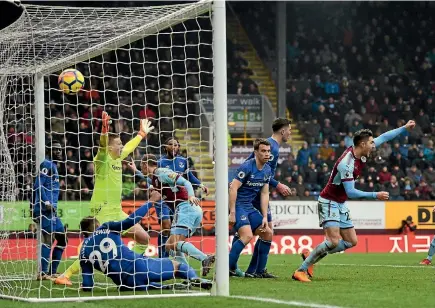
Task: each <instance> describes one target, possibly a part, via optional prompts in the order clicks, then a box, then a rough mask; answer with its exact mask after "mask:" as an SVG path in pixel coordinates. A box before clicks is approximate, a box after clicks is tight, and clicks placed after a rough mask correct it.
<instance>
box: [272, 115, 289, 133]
mask: <svg viewBox="0 0 435 308" xmlns="http://www.w3.org/2000/svg"><path fill="white" fill-rule="evenodd" d="M290 124H291V122H290V120H289V119H286V118H276V119H275V120H274V121H273V123H272V130H273V132H274V133H276V132H277V131H279V130H280V129H281V128H283V127H284V126H288V125H290Z"/></svg>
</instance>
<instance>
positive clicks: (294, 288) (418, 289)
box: [0, 254, 435, 308]
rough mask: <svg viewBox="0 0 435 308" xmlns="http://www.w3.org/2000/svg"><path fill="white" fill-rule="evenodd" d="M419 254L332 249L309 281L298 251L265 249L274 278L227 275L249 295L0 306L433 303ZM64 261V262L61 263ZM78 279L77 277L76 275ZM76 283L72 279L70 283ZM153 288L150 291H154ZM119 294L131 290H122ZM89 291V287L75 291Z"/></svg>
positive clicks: (44, 290) (54, 290)
mask: <svg viewBox="0 0 435 308" xmlns="http://www.w3.org/2000/svg"><path fill="white" fill-rule="evenodd" d="M424 257H425V254H335V255H331V256H328V257H326V258H325V259H324V260H322V262H321V263H320V264H319V265H318V266H317V267H316V268H315V273H314V274H315V278H314V279H313V282H312V283H305V284H304V283H300V282H296V281H293V280H292V279H291V274H292V272H293V271H294V270H295V269H296V268H297V267H298V265H299V264H300V262H301V259H300V256H298V255H271V256H270V258H269V262H268V270H269V271H270V272H272V273H274V274H276V275H278V276H279V277H280V278H279V279H276V280H271V279H247V278H231V280H230V292H231V295H232V296H244V297H255V298H257V299H256V300H254V299H241V298H234V297H229V298H218V297H209V296H206V297H187V298H160V299H152V298H149V299H148V298H147V299H127V300H110V301H108V300H104V301H90V302H86V304H84V303H80V302H62V303H41V304H31V303H23V302H14V301H10V300H0V307H5V308H9V307H11V308H24V307H32V306H35V305H38V306H41V307H44V308H45V307H47V308H51V307H56V308H60V307H61V308H72V307H80V308H83V307H84V305H86V307H87V308H88V307H89V308H93V307H102V308H111V307H128V308H136V307H138V308H139V307H141V308H142V307H144V306H146V307H165V308H167V307H174V308H192V307H225V306H227V307H230V306H234V307H249V308H254V307H265V306H267V307H268V308H269V307H284V306H288V305H290V306H293V307H319V308H321V307H325V308H327V307H330V308H333V307H336V308H341V307H382V308H390V307H391V308H393V307H394V308H397V307H407V308H409V307H425V308H427V307H434V306H435V293H434V292H433V290H434V289H435V276H434V273H435V272H434V269H435V268H434V267H432V266H420V265H418V263H419V261H420V260H421V259H423V258H424ZM249 260H250V257H249V256H242V257H241V259H240V262H239V264H240V267H241V268H242V269H245V268H246V267H247V264H248V263H249ZM64 265H65V266H67V265H68V264H67V263H65V264H64ZM76 279H78V277H76ZM98 281H99V282H100V283H102V284H103V287H102V288H101V289H98V290H96V291H95V292H94V295H102V296H104V295H105V294H107V295H118V294H119V292H118V291H117V290H116V288H114V287H113V286H109V287H106V286H104V284H105V283H106V281H105V279H104V277H101V276H100V277H98ZM21 284H24V283H23V282H21ZM75 285H76V286H77V283H76V284H75ZM39 286H40V284H39V282H33V283H32V284H31V288H35V290H34V291H32V295H33V296H35V295H36V294H37V292H41V295H43V296H44V297H48V296H49V297H72V296H78V294H79V293H78V291H77V289H75V288H59V286H54V285H52V284H51V282H44V283H42V285H41V287H40V288H39ZM154 293H155V292H154ZM122 294H123V295H124V294H125V295H128V294H132V293H128V292H127V293H126V292H122ZM80 295H81V296H90V294H89V293H84V292H82V293H80ZM260 298H262V299H273V300H274V301H275V302H272V301H269V302H261V301H259V300H260Z"/></svg>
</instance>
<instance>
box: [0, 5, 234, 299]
mask: <svg viewBox="0 0 435 308" xmlns="http://www.w3.org/2000/svg"><path fill="white" fill-rule="evenodd" d="M211 3H212V25H213V43H212V47H213V88H214V91H213V92H214V107H215V110H214V112H215V116H214V123H213V124H212V125H210V126H211V127H213V128H214V132H215V138H214V139H213V140H214V149H215V152H214V154H215V169H214V170H215V180H216V193H215V198H216V200H215V203H216V225H215V235H216V267H215V283H214V286H213V288H212V290H211V295H215V296H229V263H228V262H229V258H228V210H227V205H228V190H227V182H228V161H227V156H228V145H227V132H228V128H227V72H226V67H227V57H226V11H225V10H226V5H225V0H216V1H212V0H201V1H199V2H198V3H196V4H195V6H193V7H190V6H189V7H186V8H184V9H181V10H179V11H177V12H174V13H171V14H168V15H167V16H165V17H164V18H160V19H158V20H156V21H154V22H152V23H149V24H145V25H143V26H141V27H138V28H136V29H134V30H132V31H130V32H127V33H126V34H123V35H119V36H117V37H114V38H112V39H109V40H107V41H105V42H103V43H101V44H97V45H95V46H93V47H91V48H88V49H86V50H82V51H80V52H77V53H75V54H73V55H69V56H67V57H65V58H62V59H59V60H57V61H54V62H52V63H42V64H41V63H40V64H38V63H35V66H33V67H30V68H26V67H20V68H15V69H14V68H12V69H10V68H7V67H6V68H0V77H2V76H8V75H24V74H25V75H33V77H34V78H33V80H34V93H35V151H36V164H37V166H39V164H40V163H41V162H42V161H43V160H44V159H45V114H44V76H46V75H48V74H50V73H54V72H56V71H59V70H61V69H64V68H67V67H71V66H73V65H74V64H77V63H79V62H81V61H84V60H86V59H90V58H93V57H95V56H98V55H101V54H103V53H105V52H107V51H109V50H113V49H117V48H118V47H121V46H123V45H126V44H128V43H132V42H134V41H136V40H139V39H142V38H144V37H147V36H149V35H152V34H154V33H155V32H156V31H161V30H163V29H166V28H168V27H171V26H173V25H176V24H177V23H178V22H179V21H178V20H180V18H194V17H195V16H198V15H199V14H202V13H205V12H208V11H210V4H211ZM23 14H26V11H25V9H24V11H23ZM1 53H2V50H0V55H1ZM17 69H18V70H17ZM38 233H39V232H38ZM38 243H40V241H39V239H38ZM38 246H39V244H38ZM37 251H38V254H39V253H40V249H39V247H38V249H37ZM39 259H40V258H38V260H39ZM209 295H210V293H208V292H200V293H197V292H196V293H177V294H156V295H120V296H98V297H92V296H88V297H81V296H80V297H66V298H65V297H64V298H60V297H59V298H36V297H31V298H25V297H18V296H8V295H2V294H0V298H6V299H13V300H20V301H27V302H66V301H91V300H106V299H133V298H134V299H138V298H156V297H157V298H159V297H177V296H180V297H185V296H209Z"/></svg>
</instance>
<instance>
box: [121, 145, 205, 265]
mask: <svg viewBox="0 0 435 308" xmlns="http://www.w3.org/2000/svg"><path fill="white" fill-rule="evenodd" d="M165 150H166V155H162V156H161V157H160V159H159V160H158V161H157V167H158V168H162V167H163V168H168V169H170V170H172V171H175V172H176V173H178V174H181V175H182V176H183V177H185V178H186V179H187V180H188V181H189V182H190V183H192V185H193V186H194V187H195V186H199V187H201V189H202V190H203V191H204V192H205V193H206V194H208V188H207V187H206V186H205V185H204V184H202V183H201V182H200V181H199V180H198V179H197V178H196V177H195V176H194V175H193V174H192V172H191V171H190V170H189V163H188V159H187V158H185V157H184V156H181V155H179V152H180V143H179V142H178V139H177V138H174V137H170V138H168V139H167V140H166V141H165ZM129 166H130V168H132V169H133V171H134V172H135V174H136V176H137V177H138V178H139V179H142V180H144V179H145V177H144V175H143V174H142V173H141V172H140V171H139V170H137V168H136V166H135V164H134V162H131V163H130V164H129ZM155 209H156V214H157V217H158V219H159V222H160V224H161V228H162V230H161V232H160V234H159V237H158V246H159V247H158V251H159V257H160V258H166V257H168V253H167V251H166V250H165V245H166V242H167V241H168V238H169V236H170V230H171V224H172V217H173V216H174V210H175V209H174V207H173V206H172V204H168V203H167V202H165V201H163V200H162V201H160V202H158V203H156V205H155Z"/></svg>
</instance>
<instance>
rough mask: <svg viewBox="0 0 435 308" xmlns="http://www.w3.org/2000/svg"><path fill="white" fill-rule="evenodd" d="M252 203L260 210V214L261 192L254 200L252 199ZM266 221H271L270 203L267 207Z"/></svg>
mask: <svg viewBox="0 0 435 308" xmlns="http://www.w3.org/2000/svg"><path fill="white" fill-rule="evenodd" d="M252 205H253V206H254V207H255V208H256V209H257V210H258V211H259V212H260V214H261V193H259V194H258V195H257V197H255V199H254V201H252ZM267 222H272V212H271V211H270V205H269V206H268V207H267Z"/></svg>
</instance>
